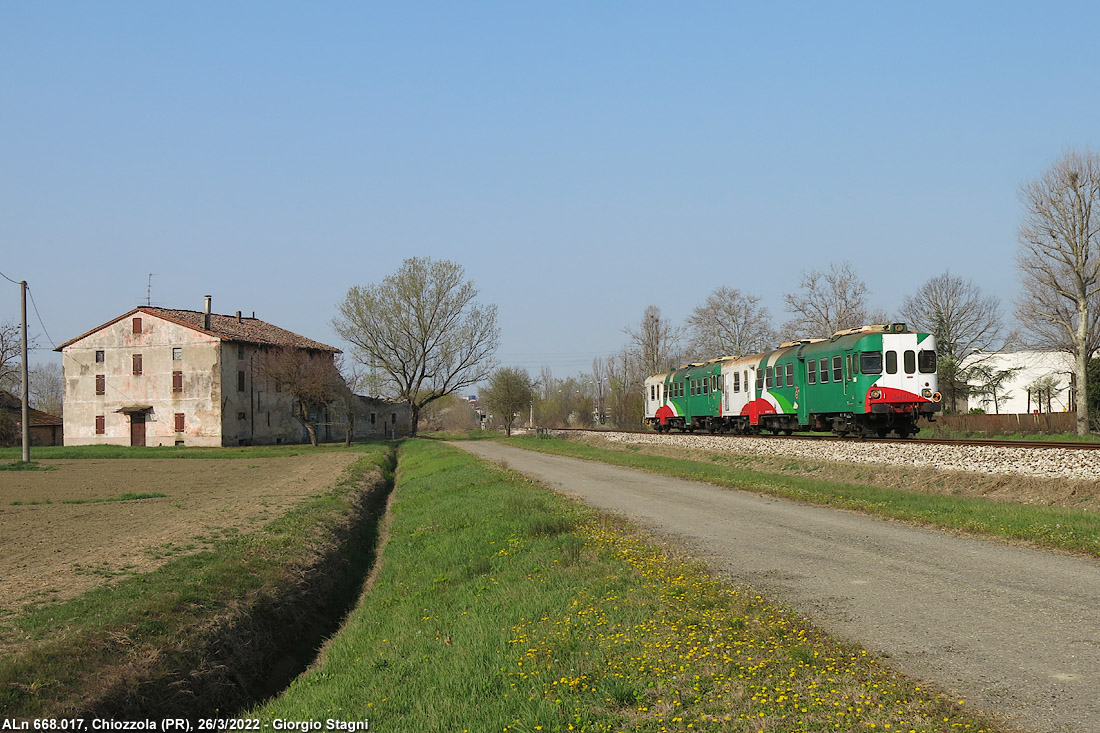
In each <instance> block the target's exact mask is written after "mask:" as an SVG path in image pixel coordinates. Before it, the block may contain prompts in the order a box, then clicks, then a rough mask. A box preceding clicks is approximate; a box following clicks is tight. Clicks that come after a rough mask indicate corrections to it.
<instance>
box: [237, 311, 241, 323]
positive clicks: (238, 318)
mask: <svg viewBox="0 0 1100 733" xmlns="http://www.w3.org/2000/svg"><path fill="white" fill-rule="evenodd" d="M240 322H241V312H240V311H237V323H240Z"/></svg>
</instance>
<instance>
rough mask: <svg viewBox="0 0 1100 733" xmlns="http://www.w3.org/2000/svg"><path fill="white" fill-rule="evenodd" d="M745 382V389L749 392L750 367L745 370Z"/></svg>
mask: <svg viewBox="0 0 1100 733" xmlns="http://www.w3.org/2000/svg"><path fill="white" fill-rule="evenodd" d="M744 383H745V391H746V392H748V391H749V370H748V369H746V370H745V378H744Z"/></svg>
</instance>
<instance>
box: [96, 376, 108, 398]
mask: <svg viewBox="0 0 1100 733" xmlns="http://www.w3.org/2000/svg"><path fill="white" fill-rule="evenodd" d="M95 393H96V394H107V377H106V376H104V375H103V374H97V375H95Z"/></svg>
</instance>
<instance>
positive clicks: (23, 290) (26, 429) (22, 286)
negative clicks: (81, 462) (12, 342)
mask: <svg viewBox="0 0 1100 733" xmlns="http://www.w3.org/2000/svg"><path fill="white" fill-rule="evenodd" d="M19 292H20V294H21V295H22V296H23V297H22V308H21V310H20V314H21V316H22V321H23V462H24V463H29V462H30V460H31V425H30V422H31V421H30V415H29V410H28V404H27V403H28V402H29V401H30V380H29V379H28V373H27V281H26V280H23V281H21V282H20V283H19Z"/></svg>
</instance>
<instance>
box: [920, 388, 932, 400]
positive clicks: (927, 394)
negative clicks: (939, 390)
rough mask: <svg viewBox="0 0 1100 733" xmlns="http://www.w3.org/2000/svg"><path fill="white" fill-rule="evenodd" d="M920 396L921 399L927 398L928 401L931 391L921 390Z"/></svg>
mask: <svg viewBox="0 0 1100 733" xmlns="http://www.w3.org/2000/svg"><path fill="white" fill-rule="evenodd" d="M921 396H922V397H928V398H929V399H931V397H932V390H930V389H925V390H921Z"/></svg>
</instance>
